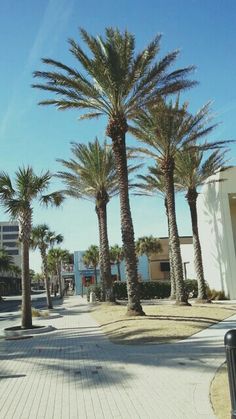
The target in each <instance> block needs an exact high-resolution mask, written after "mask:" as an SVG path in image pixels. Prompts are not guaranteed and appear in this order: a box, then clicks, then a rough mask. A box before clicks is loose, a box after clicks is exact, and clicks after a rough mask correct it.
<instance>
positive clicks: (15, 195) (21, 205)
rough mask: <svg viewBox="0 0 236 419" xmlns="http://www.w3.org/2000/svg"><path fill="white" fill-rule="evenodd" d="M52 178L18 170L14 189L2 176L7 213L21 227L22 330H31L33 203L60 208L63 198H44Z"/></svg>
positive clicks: (53, 195) (0, 193)
mask: <svg viewBox="0 0 236 419" xmlns="http://www.w3.org/2000/svg"><path fill="white" fill-rule="evenodd" d="M51 178H52V175H51V174H50V172H48V171H47V172H45V173H42V174H41V175H40V176H37V175H36V174H35V173H34V171H33V169H32V167H23V168H19V169H18V170H17V172H16V173H15V187H14V185H13V183H12V181H11V178H10V176H9V175H8V174H7V173H5V172H1V173H0V200H1V202H2V204H3V206H4V207H5V210H6V212H7V213H8V214H9V215H10V216H11V217H12V218H13V219H17V220H18V222H19V226H20V234H19V238H20V243H21V247H22V328H24V329H30V328H32V313H31V296H30V295H31V288H30V272H29V246H30V234H31V229H32V218H33V202H34V201H35V200H36V199H38V200H39V202H40V203H41V204H45V205H46V206H47V205H49V204H52V205H55V206H58V205H60V204H61V202H62V200H63V197H62V194H61V193H59V192H53V193H51V194H47V195H44V194H43V193H44V192H46V191H47V189H48V187H49V184H50V180H51Z"/></svg>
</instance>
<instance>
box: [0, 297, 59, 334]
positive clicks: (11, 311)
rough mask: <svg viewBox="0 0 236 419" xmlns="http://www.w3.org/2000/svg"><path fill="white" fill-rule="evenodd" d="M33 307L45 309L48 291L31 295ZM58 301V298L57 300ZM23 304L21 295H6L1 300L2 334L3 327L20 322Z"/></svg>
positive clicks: (0, 323)
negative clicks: (20, 309) (20, 307)
mask: <svg viewBox="0 0 236 419" xmlns="http://www.w3.org/2000/svg"><path fill="white" fill-rule="evenodd" d="M31 300H32V307H35V308H39V309H43V308H45V309H46V308H47V306H46V293H45V292H42V293H39V294H33V295H31ZM57 302H58V300H57ZM20 305H21V296H20V295H17V296H10V297H4V301H3V302H0V335H2V334H3V329H5V328H6V327H11V326H14V325H16V324H20V318H21V312H20V311H19V306H20Z"/></svg>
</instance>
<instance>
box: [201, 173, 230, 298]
mask: <svg viewBox="0 0 236 419" xmlns="http://www.w3.org/2000/svg"><path fill="white" fill-rule="evenodd" d="M198 220H199V233H200V239H201V245H202V257H203V267H204V273H205V278H206V281H207V282H208V284H209V286H210V288H214V289H216V290H219V291H224V292H225V294H226V295H227V296H228V297H229V298H230V299H236V280H235V274H236V167H231V168H229V169H227V170H225V171H221V172H219V173H217V174H216V175H214V176H212V177H210V178H209V179H208V180H207V181H206V183H205V185H204V186H203V188H202V191H201V193H200V195H199V198H198Z"/></svg>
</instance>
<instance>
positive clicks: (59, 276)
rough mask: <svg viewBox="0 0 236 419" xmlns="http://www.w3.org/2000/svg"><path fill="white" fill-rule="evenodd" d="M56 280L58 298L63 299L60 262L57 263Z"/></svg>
mask: <svg viewBox="0 0 236 419" xmlns="http://www.w3.org/2000/svg"><path fill="white" fill-rule="evenodd" d="M57 279H58V286H59V296H60V298H63V290H62V280H61V262H57Z"/></svg>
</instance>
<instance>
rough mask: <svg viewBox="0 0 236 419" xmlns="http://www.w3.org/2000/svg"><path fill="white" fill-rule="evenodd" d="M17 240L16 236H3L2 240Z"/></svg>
mask: <svg viewBox="0 0 236 419" xmlns="http://www.w3.org/2000/svg"><path fill="white" fill-rule="evenodd" d="M18 238H19V235H18V234H3V235H2V239H3V240H16V239H18Z"/></svg>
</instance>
